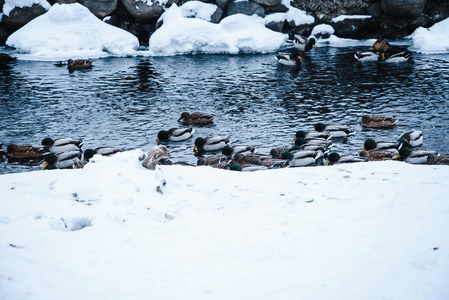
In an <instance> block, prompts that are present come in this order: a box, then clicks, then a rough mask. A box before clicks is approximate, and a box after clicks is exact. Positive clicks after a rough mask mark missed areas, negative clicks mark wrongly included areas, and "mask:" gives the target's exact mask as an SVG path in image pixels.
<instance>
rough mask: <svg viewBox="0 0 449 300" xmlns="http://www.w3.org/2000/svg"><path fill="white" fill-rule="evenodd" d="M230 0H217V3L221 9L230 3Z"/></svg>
mask: <svg viewBox="0 0 449 300" xmlns="http://www.w3.org/2000/svg"><path fill="white" fill-rule="evenodd" d="M228 2H229V0H216V1H215V4H217V6H218V7H219V8H221V9H223V10H224V9H225V8H226V5H228Z"/></svg>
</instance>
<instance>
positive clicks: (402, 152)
mask: <svg viewBox="0 0 449 300" xmlns="http://www.w3.org/2000/svg"><path fill="white" fill-rule="evenodd" d="M410 153H412V150H411V149H410V148H409V147H402V148H401V149H399V153H398V154H396V155H395V156H394V157H393V159H397V160H405V159H406V158H407V157H409V155H410Z"/></svg>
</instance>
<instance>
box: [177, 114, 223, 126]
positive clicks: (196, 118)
mask: <svg viewBox="0 0 449 300" xmlns="http://www.w3.org/2000/svg"><path fill="white" fill-rule="evenodd" d="M214 118H215V116H214V115H211V114H207V113H202V112H194V113H188V112H186V111H185V112H183V113H181V117H180V118H179V119H178V121H180V122H182V123H184V124H189V125H190V124H193V125H209V124H212V123H213V122H214V121H213V120H214Z"/></svg>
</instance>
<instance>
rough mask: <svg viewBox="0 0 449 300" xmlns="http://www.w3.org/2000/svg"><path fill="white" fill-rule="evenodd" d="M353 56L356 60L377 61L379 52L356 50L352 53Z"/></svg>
mask: <svg viewBox="0 0 449 300" xmlns="http://www.w3.org/2000/svg"><path fill="white" fill-rule="evenodd" d="M354 57H355V59H357V61H358V62H364V61H378V60H379V53H376V52H372V51H363V52H356V53H354Z"/></svg>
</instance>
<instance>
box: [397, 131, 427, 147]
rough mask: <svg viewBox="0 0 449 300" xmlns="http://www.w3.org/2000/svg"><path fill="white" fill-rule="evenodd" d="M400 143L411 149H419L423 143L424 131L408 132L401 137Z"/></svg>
mask: <svg viewBox="0 0 449 300" xmlns="http://www.w3.org/2000/svg"><path fill="white" fill-rule="evenodd" d="M398 142H403V143H404V144H405V146H407V147H409V148H412V147H419V146H421V145H422V142H423V135H422V131H419V130H410V131H406V132H404V133H402V134H401V135H400V136H399V139H398Z"/></svg>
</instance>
